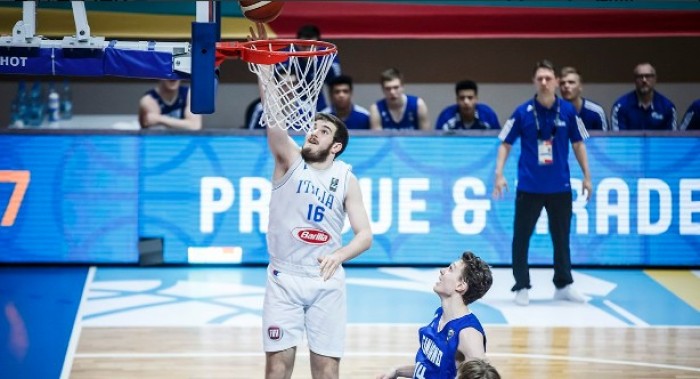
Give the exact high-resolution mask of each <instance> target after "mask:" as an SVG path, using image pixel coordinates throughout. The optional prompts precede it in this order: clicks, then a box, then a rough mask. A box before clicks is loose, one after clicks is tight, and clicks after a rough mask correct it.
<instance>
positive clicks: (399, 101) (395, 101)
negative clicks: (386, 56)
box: [369, 68, 430, 130]
mask: <svg viewBox="0 0 700 379" xmlns="http://www.w3.org/2000/svg"><path fill="white" fill-rule="evenodd" d="M380 82H381V85H382V92H384V98H383V99H381V100H379V101H377V102H376V103H374V104H372V106H371V107H370V108H369V121H370V127H371V128H372V129H374V130H382V129H420V130H430V120H428V106H427V105H426V104H425V101H423V99H421V98H420V97H417V96H413V95H406V94H405V93H404V88H403V75H402V74H401V72H400V71H399V70H397V69H395V68H390V69H388V70H386V71H384V72H382V74H381V78H380Z"/></svg>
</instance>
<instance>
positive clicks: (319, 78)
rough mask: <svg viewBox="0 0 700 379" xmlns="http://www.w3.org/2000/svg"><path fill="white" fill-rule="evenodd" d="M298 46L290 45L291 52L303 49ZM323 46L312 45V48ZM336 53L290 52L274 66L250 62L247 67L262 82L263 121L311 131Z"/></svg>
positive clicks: (270, 124) (315, 49) (313, 49)
mask: <svg viewBox="0 0 700 379" xmlns="http://www.w3.org/2000/svg"><path fill="white" fill-rule="evenodd" d="M270 49H271V48H270ZM297 49H298V48H297V47H295V46H294V44H291V45H290V47H289V53H290V54H293V53H294V52H295V51H301V50H297ZM324 49H325V48H324V47H320V46H319V45H316V44H312V45H311V49H310V51H323V50H324ZM336 54H337V52H336V51H333V52H328V53H323V54H319V55H318V56H310V57H301V56H294V55H290V56H289V58H288V59H287V60H286V61H285V62H282V63H278V64H275V65H269V64H259V63H252V62H248V68H249V69H250V71H251V72H253V73H255V74H256V75H257V76H258V78H259V80H260V84H261V85H262V89H261V92H262V95H261V96H262V104H263V114H262V117H261V119H260V124H261V125H262V126H265V127H280V128H283V129H289V128H292V129H294V130H297V131H304V132H308V131H309V130H310V129H311V127H312V126H313V123H314V118H315V117H316V101H317V100H318V94H319V93H320V92H321V90H322V89H323V84H324V80H325V78H326V75H327V74H328V70H329V69H330V67H331V65H332V64H333V59H334V58H335V56H336Z"/></svg>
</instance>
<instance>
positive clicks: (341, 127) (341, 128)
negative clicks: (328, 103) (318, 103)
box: [314, 113, 350, 158]
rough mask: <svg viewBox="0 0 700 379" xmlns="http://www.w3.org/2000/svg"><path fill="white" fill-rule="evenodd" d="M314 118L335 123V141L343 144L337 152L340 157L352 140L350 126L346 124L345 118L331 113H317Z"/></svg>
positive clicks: (336, 155)
mask: <svg viewBox="0 0 700 379" xmlns="http://www.w3.org/2000/svg"><path fill="white" fill-rule="evenodd" d="M314 120H315V121H318V120H323V121H328V122H330V123H332V124H333V125H335V134H334V135H333V142H339V143H340V144H341V145H343V147H342V148H340V151H338V152H337V153H336V154H335V157H336V158H338V157H339V156H340V154H342V153H343V151H345V148H346V147H348V141H349V140H350V135H349V134H348V127H347V126H345V123H344V122H343V120H341V119H339V118H338V117H336V116H334V115H332V114H330V113H317V114H316V117H315V119H314Z"/></svg>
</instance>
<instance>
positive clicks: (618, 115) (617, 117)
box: [610, 100, 628, 131]
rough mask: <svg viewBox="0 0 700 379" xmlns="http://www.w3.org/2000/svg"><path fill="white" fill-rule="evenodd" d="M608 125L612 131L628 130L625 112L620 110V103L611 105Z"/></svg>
mask: <svg viewBox="0 0 700 379" xmlns="http://www.w3.org/2000/svg"><path fill="white" fill-rule="evenodd" d="M610 123H611V127H612V130H613V131H618V130H627V129H628V125H627V117H626V116H625V110H624V109H623V108H622V103H621V102H620V101H619V100H618V101H617V102H616V103H615V105H613V107H612V111H611V112H610Z"/></svg>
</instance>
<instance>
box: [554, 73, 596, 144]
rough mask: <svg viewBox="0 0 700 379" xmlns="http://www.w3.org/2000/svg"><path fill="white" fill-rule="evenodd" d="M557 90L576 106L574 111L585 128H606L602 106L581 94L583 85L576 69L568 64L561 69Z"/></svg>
mask: <svg viewBox="0 0 700 379" xmlns="http://www.w3.org/2000/svg"><path fill="white" fill-rule="evenodd" d="M559 92H561V97H563V98H564V99H566V100H568V101H569V102H570V103H571V104H573V106H574V108H576V112H577V114H578V116H579V117H580V118H581V120H582V121H583V125H586V129H587V130H606V131H607V130H608V120H606V118H605V111H604V110H603V107H602V106H601V105H600V104H598V103H595V102H593V101H591V100H589V99H586V98H585V97H583V96H581V93H582V92H583V85H582V84H581V74H579V73H578V70H576V69H575V68H573V67H568V66H567V67H564V68H562V69H561V79H560V80H559Z"/></svg>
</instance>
